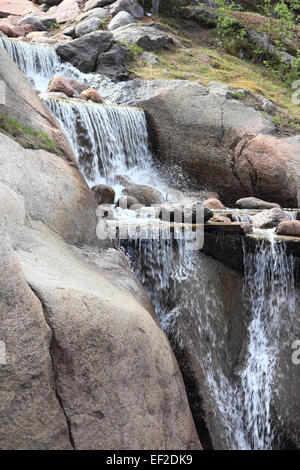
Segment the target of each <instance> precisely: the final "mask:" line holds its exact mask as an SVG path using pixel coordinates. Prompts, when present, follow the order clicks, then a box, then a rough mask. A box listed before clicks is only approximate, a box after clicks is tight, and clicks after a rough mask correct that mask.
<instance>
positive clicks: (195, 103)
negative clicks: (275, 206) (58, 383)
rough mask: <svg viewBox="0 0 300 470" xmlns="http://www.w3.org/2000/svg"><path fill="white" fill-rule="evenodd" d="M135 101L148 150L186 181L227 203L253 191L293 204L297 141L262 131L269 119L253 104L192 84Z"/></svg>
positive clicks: (299, 152) (268, 127) (299, 149)
mask: <svg viewBox="0 0 300 470" xmlns="http://www.w3.org/2000/svg"><path fill="white" fill-rule="evenodd" d="M136 104H137V105H138V106H141V107H142V108H144V109H145V111H146V114H147V116H148V123H149V128H150V136H151V140H152V145H153V148H154V153H155V154H156V155H157V156H158V158H159V160H160V161H161V162H163V163H164V164H165V165H167V168H168V169H169V171H170V172H172V169H173V168H174V164H177V165H179V167H180V168H181V169H182V170H183V172H184V174H185V175H186V176H187V177H188V180H189V181H190V182H192V183H193V184H195V185H196V186H197V187H198V188H199V189H207V190H209V191H216V192H217V193H219V195H220V198H221V200H222V201H223V202H224V203H225V204H227V205H229V204H233V203H234V202H235V201H236V200H237V199H239V198H241V197H247V196H256V197H259V198H262V199H265V200H270V201H274V202H277V203H279V204H280V205H282V206H283V207H296V206H297V204H298V202H297V179H296V169H295V167H294V166H293V162H294V163H295V162H296V161H297V159H298V158H299V156H300V145H299V143H298V141H296V140H293V141H291V140H290V139H279V138H277V137H274V136H272V135H267V134H268V133H272V132H273V131H274V126H273V124H272V123H271V122H270V121H268V120H267V119H265V118H264V117H263V116H262V115H261V114H260V113H259V112H257V111H255V110H254V109H253V108H249V107H247V106H246V105H244V104H243V103H241V102H238V101H236V100H228V99H226V98H224V97H222V96H219V95H212V94H209V93H207V90H206V89H205V88H204V87H201V86H200V85H197V84H190V85H186V86H182V87H180V88H178V89H175V90H172V91H169V92H166V93H163V94H161V95H157V96H156V97H153V98H151V99H150V100H147V101H141V102H137V103H136ZM262 155H264V157H263V158H262ZM173 172H174V170H173ZM253 172H255V177H254V176H253V175H254V173H253ZM174 176H176V175H174Z"/></svg>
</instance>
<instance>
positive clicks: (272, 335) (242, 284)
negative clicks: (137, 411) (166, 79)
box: [0, 39, 298, 450]
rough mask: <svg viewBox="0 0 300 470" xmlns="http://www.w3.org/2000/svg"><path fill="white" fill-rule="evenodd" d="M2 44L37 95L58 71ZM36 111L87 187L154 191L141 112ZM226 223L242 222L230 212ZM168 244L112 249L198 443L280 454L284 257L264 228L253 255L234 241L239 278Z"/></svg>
mask: <svg viewBox="0 0 300 470" xmlns="http://www.w3.org/2000/svg"><path fill="white" fill-rule="evenodd" d="M1 45H2V47H4V48H5V49H6V50H7V52H8V53H9V54H10V55H11V56H12V58H13V60H14V61H15V63H16V64H17V65H18V66H19V68H20V69H21V71H22V72H23V74H24V75H25V76H30V77H32V78H33V82H34V83H33V85H34V86H35V87H36V88H37V89H38V90H40V91H42V92H43V91H45V90H46V87H47V84H48V83H49V80H50V79H51V78H52V77H53V75H54V74H55V73H57V72H58V71H62V70H63V68H62V64H61V63H60V61H59V59H58V56H57V55H56V52H55V49H54V48H52V47H50V46H44V45H43V46H34V47H33V46H30V45H28V44H26V43H21V42H15V41H11V40H5V39H0V46H1ZM64 70H65V71H66V70H67V72H66V73H67V74H69V75H70V76H76V74H77V72H78V71H76V69H75V68H72V67H71V66H70V68H69V69H68V66H65V69H64ZM78 74H80V72H78ZM77 76H79V75H77ZM45 104H46V106H47V107H48V108H49V110H50V111H51V112H52V114H53V115H54V116H55V117H56V118H57V120H58V122H59V123H60V125H61V127H62V129H63V130H64V132H65V134H66V136H67V138H68V140H69V142H70V144H71V146H72V149H73V151H74V153H75V156H76V158H77V160H78V163H79V167H80V170H81V172H82V174H83V176H84V178H85V180H86V182H87V184H88V185H89V186H90V187H91V186H94V185H98V184H107V185H111V186H114V188H115V189H117V190H116V192H117V193H118V192H119V190H120V188H118V185H117V184H116V177H117V176H118V175H126V177H128V178H129V179H130V181H132V182H134V183H142V184H148V185H153V186H159V185H160V184H161V182H160V180H159V178H158V176H157V173H158V170H157V169H156V168H155V163H154V161H153V157H152V153H151V150H150V147H149V138H148V132H147V123H146V117H145V113H144V111H143V110H141V109H138V108H134V107H132V108H130V107H121V106H111V105H98V104H95V103H90V102H88V103H86V102H83V101H75V100H58V99H45ZM124 214H125V218H123V223H126V217H127V215H128V218H129V217H134V216H133V214H132V211H127V212H125V211H124ZM292 217H294V215H293V216H292ZM234 220H236V221H240V222H249V221H250V220H251V219H250V217H249V216H248V215H247V214H242V215H241V214H240V213H237V214H236V215H234ZM175 238H176V237H174V236H173V237H172V236H171V237H170V238H169V239H163V238H160V237H158V239H156V240H151V239H144V240H143V239H133V238H132V239H130V238H129V239H127V240H121V239H119V240H118V241H117V244H118V248H119V249H120V250H121V251H123V252H125V254H126V256H127V257H128V259H129V261H130V263H131V266H132V269H133V270H134V271H135V273H136V275H137V277H138V279H139V280H140V282H141V283H142V285H143V286H144V288H145V290H146V292H147V293H148V295H149V297H150V299H151V301H152V303H153V306H154V308H155V311H156V314H157V316H158V319H159V322H160V325H161V327H162V329H163V330H164V331H165V333H166V334H167V336H168V338H169V340H170V342H171V345H172V347H173V349H174V352H175V355H176V357H177V359H178V362H179V365H180V366H181V371H182V374H183V378H184V381H185V384H186V388H187V391H188V394H189V400H190V406H191V408H192V412H193V414H194V418H195V422H196V427H197V430H198V433H199V436H200V439H201V441H202V445H203V446H204V447H206V448H208V449H209V448H218V449H257V450H269V449H277V448H281V447H282V446H283V447H284V445H286V444H285V443H283V442H282V439H284V436H283V437H282V435H281V429H280V413H279V412H277V411H276V410H275V408H276V404H275V396H276V393H277V387H278V384H277V381H278V375H279V374H280V372H279V371H278V367H279V366H278V365H279V362H280V360H281V359H280V355H281V351H282V350H283V349H284V348H287V349H288V348H289V347H290V344H289V341H288V338H287V333H286V325H289V324H291V323H295V322H296V310H297V302H298V299H297V293H296V288H295V283H296V279H295V262H294V258H293V256H292V255H290V254H288V253H287V251H286V247H285V244H284V243H281V242H278V241H277V240H276V238H275V234H274V232H273V230H265V231H264V233H263V236H262V238H259V239H258V240H257V241H256V243H255V246H254V247H253V245H252V244H249V243H248V240H247V239H243V267H244V272H243V273H242V274H241V273H239V274H237V273H234V272H233V271H232V270H231V268H229V267H227V266H225V265H223V264H222V263H221V262H220V261H217V260H216V259H214V258H213V257H211V256H209V255H208V254H206V253H205V252H204V251H193V250H189V249H187V246H186V243H187V242H186V240H185V239H184V237H182V238H181V240H178V239H175ZM236 292H238V295H236ZM225 310H226V312H225ZM225 313H226V314H228V316H227V315H226V314H225ZM237 318H239V319H238V320H237ZM237 322H240V323H237ZM239 328H240V329H239ZM240 331H242V333H241V334H240ZM191 371H193V374H191ZM195 371H197V373H195ZM199 396H201V400H199ZM275 415H276V417H275V418H274V416H275Z"/></svg>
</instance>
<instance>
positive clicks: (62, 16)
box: [47, 0, 80, 23]
mask: <svg viewBox="0 0 300 470" xmlns="http://www.w3.org/2000/svg"><path fill="white" fill-rule="evenodd" d="M79 13H80V9H79V6H78V1H77V0H63V2H62V3H60V4H59V5H58V6H54V7H52V8H50V9H49V10H48V12H47V15H49V16H51V17H53V16H55V19H56V22H57V23H66V22H67V21H72V20H75V19H76V18H77V16H78V14H79Z"/></svg>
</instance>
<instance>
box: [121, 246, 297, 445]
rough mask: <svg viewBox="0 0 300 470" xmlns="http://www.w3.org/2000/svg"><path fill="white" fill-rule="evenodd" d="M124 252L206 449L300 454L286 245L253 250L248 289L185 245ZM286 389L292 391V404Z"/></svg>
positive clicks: (247, 259)
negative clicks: (289, 350) (167, 345)
mask: <svg viewBox="0 0 300 470" xmlns="http://www.w3.org/2000/svg"><path fill="white" fill-rule="evenodd" d="M124 246H125V248H126V250H127V252H128V253H129V255H130V257H131V261H132V264H133V267H134V268H135V271H136V273H137V275H138V277H139V279H140V280H141V282H142V283H143V285H144V286H145V288H146V290H147V292H148V294H149V296H150V298H151V300H152V302H153V304H154V305H155V308H156V311H157V312H158V314H159V318H160V322H161V324H162V326H163V328H164V330H165V331H166V333H167V334H168V336H169V338H170V340H171V344H172V346H173V349H174V351H175V354H176V357H177V359H178V361H179V364H180V367H181V370H182V372H183V376H184V380H185V385H186V388H187V391H188V395H189V399H190V405H191V407H192V411H193V415H194V418H195V421H196V426H197V430H198V433H199V436H200V439H201V442H202V444H203V445H204V446H205V448H212V447H213V448H216V449H271V448H285V446H287V447H289V446H291V445H298V438H297V437H296V433H295V429H296V424H295V422H293V420H294V418H295V414H293V406H294V405H293V404H294V403H295V400H296V399H295V391H296V388H295V386H296V380H297V371H296V368H295V366H293V365H292V364H291V361H290V359H288V358H287V357H286V356H287V355H286V347H287V344H289V343H288V342H289V341H291V337H290V336H289V334H288V333H287V332H286V325H290V324H291V323H292V324H293V322H295V321H296V312H297V306H296V302H299V299H298V300H297V296H296V291H295V279H294V271H295V266H294V260H293V258H292V256H288V255H287V254H286V252H285V247H284V245H283V244H280V243H276V242H275V240H273V239H272V238H270V239H269V240H267V241H265V242H262V243H258V244H257V245H256V248H255V250H254V251H252V249H251V248H250V246H249V247H248V244H247V242H245V244H244V280H243V277H242V276H241V274H239V273H237V272H234V271H232V270H231V269H229V268H228V267H226V266H225V265H224V264H222V263H219V262H218V261H215V260H213V259H212V258H211V257H207V256H206V255H204V254H202V253H200V252H197V251H196V252H195V251H189V250H185V249H184V243H182V242H181V241H173V240H166V241H164V240H158V241H152V242H149V241H144V242H142V241H137V242H135V241H130V240H129V241H128V240H127V242H124ZM243 284H244V287H243ZM243 292H244V295H243ZM296 331H297V328H296ZM283 357H284V359H283ZM284 361H285V362H284ZM288 364H290V365H288ZM295 373H296V374H295ZM278 383H279V384H280V386H278V387H277V384H278ZM284 383H292V384H293V385H292V386H291V387H289V390H290V391H289V397H284V388H285V386H284ZM280 394H283V395H282V399H283V401H284V403H283V404H281V405H280V409H279V408H278V403H279V400H280V399H279V396H280ZM292 396H293V397H294V398H292ZM296 401H297V400H296ZM289 402H290V405H289V411H288V412H286V413H285V412H284V407H285V406H287V403H289ZM296 408H297V405H296ZM294 411H295V412H296V409H295V410H294ZM296 414H297V413H296ZM297 416H298V414H297ZM297 419H298V418H297ZM291 443H292V444H291Z"/></svg>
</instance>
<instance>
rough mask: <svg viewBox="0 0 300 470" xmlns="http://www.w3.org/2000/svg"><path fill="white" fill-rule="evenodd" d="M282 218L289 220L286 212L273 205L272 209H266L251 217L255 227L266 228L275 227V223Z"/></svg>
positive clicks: (282, 219)
mask: <svg viewBox="0 0 300 470" xmlns="http://www.w3.org/2000/svg"><path fill="white" fill-rule="evenodd" d="M284 220H289V216H288V215H287V214H286V212H284V211H283V210H282V209H279V208H278V207H274V209H267V210H265V211H262V212H259V213H258V214H256V215H255V216H254V217H253V218H252V223H253V225H254V227H256V228H260V229H268V228H273V227H277V225H278V224H279V223H280V222H282V221H284Z"/></svg>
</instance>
